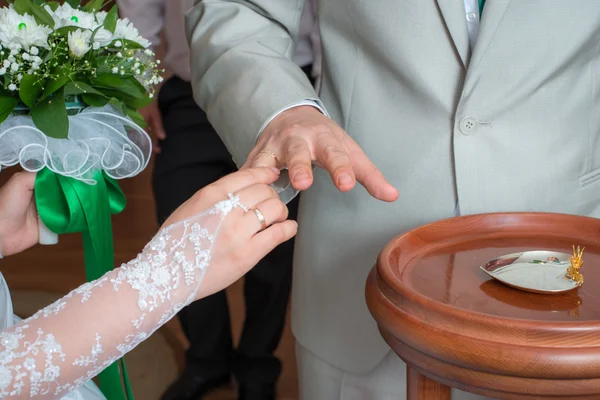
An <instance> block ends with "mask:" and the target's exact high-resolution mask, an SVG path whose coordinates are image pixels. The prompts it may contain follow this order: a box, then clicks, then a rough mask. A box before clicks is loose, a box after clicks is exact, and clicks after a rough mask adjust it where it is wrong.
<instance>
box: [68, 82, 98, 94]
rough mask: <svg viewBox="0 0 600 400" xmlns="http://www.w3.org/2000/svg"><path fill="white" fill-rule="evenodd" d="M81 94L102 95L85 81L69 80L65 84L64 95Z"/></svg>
mask: <svg viewBox="0 0 600 400" xmlns="http://www.w3.org/2000/svg"><path fill="white" fill-rule="evenodd" d="M81 94H94V95H97V96H103V94H102V93H100V92H99V91H97V90H96V89H94V88H93V87H91V86H90V85H88V84H87V83H85V82H69V83H68V84H67V85H66V86H65V96H78V95H81Z"/></svg>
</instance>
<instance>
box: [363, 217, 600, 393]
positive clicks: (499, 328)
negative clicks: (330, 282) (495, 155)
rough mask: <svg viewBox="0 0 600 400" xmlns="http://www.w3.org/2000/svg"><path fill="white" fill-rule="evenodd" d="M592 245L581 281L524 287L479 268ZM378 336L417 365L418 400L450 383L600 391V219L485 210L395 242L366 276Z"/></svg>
mask: <svg viewBox="0 0 600 400" xmlns="http://www.w3.org/2000/svg"><path fill="white" fill-rule="evenodd" d="M572 245H582V246H585V247H586V250H585V255H584V257H583V259H584V262H585V264H584V265H583V267H582V269H581V272H582V273H583V276H584V278H585V283H584V285H583V287H581V288H579V289H577V290H575V291H572V292H569V293H565V294H560V295H542V294H533V293H526V292H522V291H519V290H516V289H512V288H509V287H507V286H504V285H503V284H501V283H499V282H497V281H494V280H492V279H491V278H490V277H488V276H487V275H486V274H485V273H484V272H483V271H481V270H480V269H479V267H480V266H481V265H482V264H484V263H485V262H486V261H488V260H491V259H493V258H496V257H498V256H501V255H505V254H510V253H514V252H519V251H524V250H554V251H561V252H565V253H572ZM367 303H368V306H369V309H370V311H371V313H372V314H373V316H374V318H375V319H376V320H377V322H378V324H379V327H380V331H381V334H382V335H383V337H384V339H385V340H386V341H387V343H388V344H389V345H390V347H391V348H392V349H394V351H395V352H396V353H397V354H398V355H399V356H400V357H401V358H402V359H403V360H404V361H405V362H406V363H407V364H408V369H407V371H408V377H407V379H408V380H407V384H408V386H407V388H408V394H407V398H408V399H409V400H416V399H419V400H444V399H449V398H450V387H455V388H459V389H461V390H465V391H468V392H472V393H477V394H481V395H485V396H489V397H493V398H503V399H551V398H552V399H557V398H562V399H600V220H596V219H592V218H585V217H575V216H566V215H559V214H536V213H523V214H487V215H480V216H467V217H460V218H454V219H451V220H446V221H440V222H436V223H434V224H430V225H426V226H424V227H421V228H418V229H416V230H414V231H411V232H409V233H407V234H405V235H402V236H399V237H398V238H396V239H394V240H393V241H392V242H391V243H390V244H389V245H388V246H387V247H386V248H385V249H384V250H383V252H382V253H381V255H380V257H379V260H378V262H377V265H376V267H375V268H374V269H373V271H372V272H371V274H370V276H369V279H368V282H367Z"/></svg>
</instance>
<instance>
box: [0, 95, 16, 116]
mask: <svg viewBox="0 0 600 400" xmlns="http://www.w3.org/2000/svg"><path fill="white" fill-rule="evenodd" d="M18 103H19V99H17V98H16V97H14V96H0V122H4V120H5V119H6V118H8V116H9V115H10V114H11V113H12V112H13V110H14V109H15V107H16V106H17V104H18Z"/></svg>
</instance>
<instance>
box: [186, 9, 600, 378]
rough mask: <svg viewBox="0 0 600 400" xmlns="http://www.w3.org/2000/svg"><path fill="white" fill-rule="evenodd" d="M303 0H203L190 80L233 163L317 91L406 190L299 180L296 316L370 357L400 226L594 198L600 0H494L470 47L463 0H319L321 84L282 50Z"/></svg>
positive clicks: (342, 355)
mask: <svg viewBox="0 0 600 400" xmlns="http://www.w3.org/2000/svg"><path fill="white" fill-rule="evenodd" d="M303 3H304V1H303V0H252V1H250V0H204V1H202V2H201V3H199V4H198V6H197V7H196V8H195V10H194V11H193V12H192V13H191V14H190V15H189V20H188V23H189V33H190V35H189V36H190V40H191V46H192V52H193V57H192V65H193V84H194V88H195V92H196V99H197V101H198V102H199V104H200V105H201V106H202V107H203V108H204V109H205V110H206V111H207V112H208V117H209V119H210V121H211V122H212V123H213V124H214V126H215V128H216V130H217V131H218V132H219V134H220V135H221V136H222V138H223V140H224V142H225V143H226V145H227V147H228V148H229V150H230V151H231V152H232V154H233V157H234V159H235V161H236V162H237V163H238V164H241V163H242V162H243V161H244V160H245V158H246V157H247V155H248V153H249V151H250V149H251V148H252V147H253V145H254V143H255V139H256V136H257V133H258V131H259V129H260V128H261V126H262V125H263V124H264V123H265V121H267V120H268V119H269V118H270V117H271V116H273V115H274V114H276V113H277V112H278V111H279V110H281V109H282V108H283V107H286V106H288V105H290V104H293V103H296V102H298V101H301V100H304V99H314V100H318V99H320V100H322V104H323V105H324V107H325V108H326V109H327V110H328V112H329V113H330V114H331V116H332V118H333V119H334V120H335V121H337V122H338V123H339V124H340V125H341V126H342V127H343V128H344V129H346V131H347V132H348V133H349V134H350V135H351V136H352V137H353V138H354V139H355V140H356V141H357V142H358V143H359V144H360V145H361V146H362V148H363V149H364V150H365V151H366V153H367V154H368V155H369V156H370V157H371V159H372V160H373V161H374V162H375V163H376V164H377V165H378V167H379V168H380V169H381V170H382V171H383V173H384V174H385V175H386V177H387V178H388V179H389V180H390V181H391V183H392V184H394V185H395V186H396V187H397V188H398V189H399V190H400V199H399V200H398V201H397V202H395V203H393V204H384V203H382V202H378V201H376V200H374V199H373V198H371V197H369V195H368V194H367V193H366V191H365V190H364V189H362V188H357V189H355V190H354V191H352V192H351V193H346V194H342V193H339V192H338V191H337V190H336V189H335V188H334V186H333V184H332V183H331V181H330V178H329V176H328V175H327V173H325V172H324V171H322V170H319V171H317V172H316V180H315V184H314V186H313V187H312V188H311V189H310V190H309V191H307V192H306V193H305V194H304V195H303V197H302V202H301V210H300V233H299V236H298V240H297V248H296V256H295V257H296V259H295V261H296V262H295V275H294V290H293V329H294V333H295V335H296V338H297V340H298V341H299V342H300V344H301V345H303V346H304V347H306V348H308V349H309V350H311V351H313V352H314V353H316V354H318V355H319V356H320V357H322V358H324V359H325V360H326V361H328V362H330V363H331V364H333V365H335V366H337V367H339V368H341V369H344V370H346V371H350V372H355V373H362V372H365V371H367V370H369V369H371V368H372V367H374V366H375V365H376V364H377V363H378V362H379V361H380V360H381V359H382V358H383V357H384V355H385V354H386V352H388V351H389V349H388V347H387V346H386V345H385V343H384V342H383V341H382V339H381V338H380V336H379V333H378V331H377V328H376V326H375V323H374V322H373V320H372V319H371V317H370V315H369V313H368V311H367V307H366V305H365V300H364V284H365V279H366V277H367V274H368V272H369V270H370V269H371V267H372V266H373V264H374V262H375V260H376V257H377V254H378V252H379V251H380V250H381V248H382V247H383V246H384V245H385V244H386V242H388V241H389V240H390V239H391V238H392V237H394V236H395V235H397V234H399V233H401V232H404V231H406V230H409V229H411V228H414V227H417V226H419V225H422V224H425V223H428V222H431V221H435V220H439V219H442V218H448V217H452V216H453V215H454V213H455V207H456V205H457V203H458V205H459V209H460V212H461V214H474V213H486V212H494V211H552V212H562V213H572V214H582V215H590V216H600V143H599V140H600V4H599V2H598V0H578V1H576V2H574V1H567V0H527V1H521V0H488V2H487V4H486V8H485V10H484V13H483V18H482V25H481V28H480V32H479V37H478V40H477V44H476V46H475V48H474V49H473V51H472V52H471V51H470V47H469V39H468V32H467V25H466V21H465V10H464V6H463V2H462V1H460V0H368V1H366V0H320V2H319V9H318V17H319V18H318V19H319V24H320V27H321V36H322V40H323V61H324V67H323V82H322V90H321V93H320V95H319V96H318V97H317V95H316V94H315V93H314V91H313V89H312V88H311V86H310V84H309V82H308V81H307V80H306V78H305V77H304V76H303V75H302V72H301V71H300V70H299V69H298V68H297V67H296V66H295V65H294V64H293V63H292V62H291V61H289V57H290V55H291V54H292V51H293V38H294V37H295V36H296V34H297V30H298V21H299V19H300V13H301V10H302V7H303ZM455 279H458V277H455Z"/></svg>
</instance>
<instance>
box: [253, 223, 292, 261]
mask: <svg viewBox="0 0 600 400" xmlns="http://www.w3.org/2000/svg"><path fill="white" fill-rule="evenodd" d="M297 231H298V224H297V223H296V221H291V220H288V221H284V222H279V223H276V224H274V225H272V226H270V227H269V228H267V229H265V230H264V231H262V232H259V233H257V234H256V235H254V237H253V238H252V239H251V241H250V247H251V249H252V250H251V251H250V253H249V255H248V257H249V258H250V260H251V262H252V264H256V263H258V262H259V261H260V260H261V259H262V258H263V257H264V256H265V255H267V254H269V253H270V252H271V251H272V250H273V249H274V248H275V247H277V246H279V245H280V244H281V243H283V242H287V241H288V240H290V239H291V238H293V237H294V236H296V232H297Z"/></svg>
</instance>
